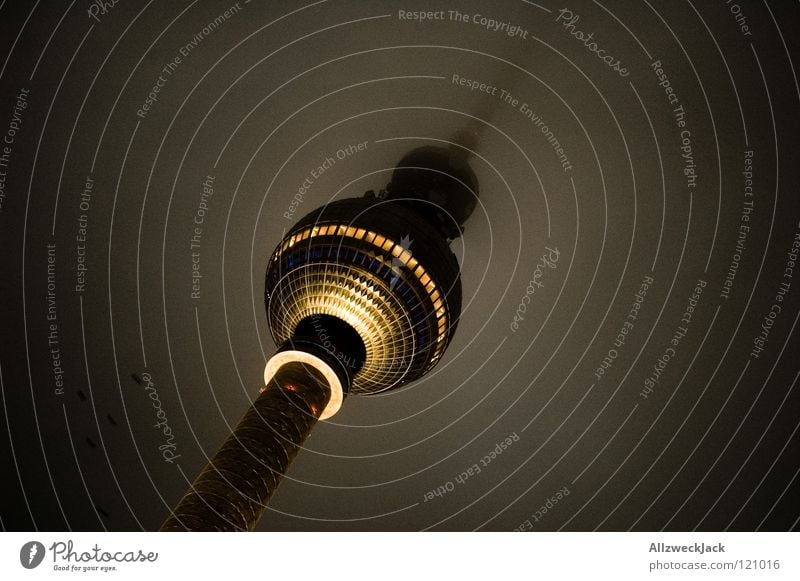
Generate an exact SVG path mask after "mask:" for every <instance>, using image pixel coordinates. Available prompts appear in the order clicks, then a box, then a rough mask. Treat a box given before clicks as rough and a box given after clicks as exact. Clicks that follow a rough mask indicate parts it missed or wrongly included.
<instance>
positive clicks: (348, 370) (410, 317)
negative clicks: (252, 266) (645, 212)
mask: <svg viewBox="0 0 800 581" xmlns="http://www.w3.org/2000/svg"><path fill="white" fill-rule="evenodd" d="M461 151H463V150H462V149H460V148H456V147H453V148H450V149H445V148H439V147H423V148H419V149H415V150H413V151H411V152H410V153H409V154H407V155H406V156H405V157H404V158H403V159H402V160H401V161H400V163H399V164H398V166H397V168H395V170H394V172H393V174H392V180H391V183H390V184H389V185H388V186H387V187H386V190H385V191H382V192H380V193H379V194H375V193H374V192H367V194H366V195H365V196H364V197H363V198H349V199H344V200H339V201H336V202H333V203H331V204H328V205H326V206H324V207H322V208H319V209H317V210H314V211H313V212H311V213H310V214H308V215H306V216H305V217H304V218H302V219H301V220H300V221H299V222H298V223H297V224H296V225H295V226H294V228H292V230H291V231H290V232H288V233H287V234H286V236H285V237H284V238H283V240H281V242H280V243H279V244H278V246H277V248H276V249H275V251H274V252H273V253H272V256H271V257H270V259H269V263H268V264H267V271H266V280H265V289H264V301H265V305H266V310H267V322H268V324H269V328H270V331H271V333H272V337H273V339H274V340H275V343H276V344H277V345H279V346H280V347H279V349H278V352H277V353H276V354H275V355H274V356H273V357H272V358H271V359H269V361H267V365H266V369H265V370H264V381H265V382H266V387H265V388H263V389H262V390H261V394H260V395H259V396H258V398H256V400H255V401H254V402H253V404H252V405H251V406H250V409H249V410H248V411H247V413H246V414H245V415H244V417H243V418H242V420H241V421H240V422H239V424H238V425H237V426H236V427H235V428H234V430H233V432H232V433H231V434H230V436H229V437H228V439H227V440H226V441H225V443H224V444H223V445H222V447H221V448H220V450H219V451H218V452H217V453H216V455H215V456H214V457H213V458H212V459H211V461H210V462H209V463H208V464H207V465H206V467H205V468H204V469H203V471H202V472H201V473H200V475H199V476H198V477H197V478H196V479H195V481H194V483H193V484H192V487H191V488H190V489H189V491H188V492H187V493H186V494H185V495H184V496H183V498H182V499H181V500H180V502H179V503H178V506H177V507H176V508H175V509H174V511H172V513H171V514H170V516H169V517H168V518H167V520H166V521H165V522H164V524H163V525H162V527H161V530H163V531H186V530H203V531H221V530H252V529H253V528H254V527H255V526H256V524H257V523H258V521H259V519H260V518H261V515H262V513H263V512H264V509H265V507H266V504H267V502H268V501H269V499H270V497H271V496H272V494H273V493H274V492H275V489H276V488H277V486H278V484H279V482H280V480H281V478H282V477H283V474H284V473H285V471H286V470H287V468H288V467H289V464H290V463H291V461H292V460H293V459H294V457H295V455H296V454H297V451H298V449H299V447H300V446H301V445H302V443H303V441H304V440H305V439H306V437H308V435H309V434H310V433H311V430H312V428H313V427H314V425H315V424H316V423H317V421H318V420H320V419H327V418H330V417H331V416H333V415H334V414H335V413H336V412H337V411H338V410H339V408H340V407H341V405H342V402H343V400H344V398H345V396H346V395H347V394H359V395H369V394H374V393H378V392H381V391H385V390H388V389H392V388H394V387H398V386H400V385H403V384H406V383H409V382H411V381H414V380H416V379H419V378H420V377H422V376H423V375H424V374H425V373H427V372H428V371H430V369H431V368H433V366H434V365H436V363H438V362H439V360H440V359H441V357H442V355H443V354H444V351H445V349H446V348H447V345H448V343H449V342H450V340H451V338H452V337H453V333H454V332H455V329H456V324H457V322H458V318H459V316H460V313H461V278H460V268H459V265H458V261H457V260H456V257H455V255H454V254H453V252H452V251H451V250H450V247H449V242H450V241H451V240H453V239H454V238H456V237H458V236H460V235H461V233H462V232H463V225H464V222H465V221H466V220H467V218H468V217H469V216H470V214H471V213H472V210H473V209H474V208H475V205H476V203H477V195H478V186H477V180H476V178H475V174H474V173H473V172H472V170H471V169H470V167H469V165H468V164H467V161H466V156H465V155H463V154H462V153H461Z"/></svg>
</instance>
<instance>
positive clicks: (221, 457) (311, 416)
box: [161, 363, 330, 531]
mask: <svg viewBox="0 0 800 581" xmlns="http://www.w3.org/2000/svg"><path fill="white" fill-rule="evenodd" d="M329 398H330V387H329V385H328V383H327V382H326V380H325V379H324V377H323V376H322V374H320V373H319V372H318V371H317V370H316V369H313V368H312V367H309V366H306V365H303V364H302V363H287V364H286V365H284V366H282V367H281V368H280V369H279V370H278V371H277V373H276V374H275V376H274V377H273V380H272V382H271V383H270V385H269V386H267V388H266V389H265V390H264V391H263V392H262V393H261V395H260V396H259V397H258V398H257V399H256V400H255V402H253V405H252V406H250V409H249V410H248V411H247V413H246V414H245V415H244V417H243V418H242V420H241V421H240V422H239V424H238V425H237V426H236V428H235V429H234V430H233V432H232V433H231V435H230V436H229V437H228V439H227V440H226V441H225V443H224V444H223V445H222V447H221V448H220V450H219V451H218V452H217V453H216V454H215V455H214V458H212V460H211V462H209V463H208V464H207V465H206V467H205V468H204V469H203V471H202V472H201V473H200V475H199V476H198V477H197V479H196V480H195V481H194V483H193V484H192V488H191V489H190V490H189V491H188V492H187V493H186V494H185V495H184V497H183V498H182V499H181V501H180V503H179V504H178V506H177V507H176V508H175V510H174V512H173V514H172V515H171V516H170V517H169V518H168V519H167V520H166V521H165V522H164V524H163V525H162V527H161V530H162V531H240V530H252V529H253V528H254V527H255V525H256V523H258V520H259V519H260V518H261V515H262V513H263V512H264V509H265V507H266V504H267V502H268V501H269V499H270V497H271V496H272V495H273V493H274V492H275V489H276V488H277V487H278V484H279V483H280V481H281V478H282V477H283V474H284V472H285V471H286V469H287V468H288V467H289V464H290V463H291V462H292V460H293V459H294V457H295V455H296V454H297V451H298V449H299V447H300V446H301V445H302V443H303V441H304V440H305V439H306V437H307V436H308V434H309V433H310V432H311V429H312V428H313V427H314V424H316V423H317V419H318V418H319V415H320V413H321V412H322V410H323V409H324V407H325V405H326V404H327V402H328V399H329Z"/></svg>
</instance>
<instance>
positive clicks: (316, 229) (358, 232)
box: [274, 224, 447, 362]
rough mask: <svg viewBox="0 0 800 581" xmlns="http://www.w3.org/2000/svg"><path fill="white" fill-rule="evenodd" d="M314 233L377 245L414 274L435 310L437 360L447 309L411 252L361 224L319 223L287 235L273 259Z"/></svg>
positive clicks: (444, 335)
mask: <svg viewBox="0 0 800 581" xmlns="http://www.w3.org/2000/svg"><path fill="white" fill-rule="evenodd" d="M317 236H342V237H345V238H353V239H356V240H363V241H364V242H367V243H368V244H372V245H373V246H375V247H377V248H378V249H381V250H383V251H386V252H389V253H391V255H392V256H394V257H395V258H396V259H397V260H399V261H400V262H401V263H402V264H403V266H405V267H406V268H408V269H409V270H410V271H411V272H412V273H413V274H414V276H415V277H416V278H417V280H419V282H420V284H422V286H423V287H424V288H425V290H426V291H427V293H428V296H429V297H430V299H431V302H432V303H433V308H434V310H435V312H436V318H437V323H438V338H437V345H436V352H435V354H434V356H433V357H432V362H435V361H437V360H438V359H439V358H440V357H441V355H442V351H443V350H444V340H445V338H446V336H447V316H446V315H447V313H446V309H445V305H444V300H443V298H442V296H441V294H440V292H439V289H438V288H436V283H435V282H434V281H433V279H432V278H431V276H430V275H429V274H428V273H427V272H426V271H425V269H424V268H423V266H422V265H421V264H419V263H418V262H417V260H416V259H415V258H414V257H413V256H412V254H411V252H410V251H409V250H408V249H407V248H403V247H402V246H401V245H399V244H397V243H395V242H394V241H393V240H391V239H389V238H387V237H385V236H383V235H381V234H378V233H377V232H372V231H370V230H366V229H364V228H357V227H355V226H345V225H342V224H323V225H318V226H310V227H307V228H305V229H303V230H301V231H300V232H297V233H295V234H293V235H292V236H290V237H289V238H288V239H287V240H286V241H285V242H284V243H283V244H282V245H281V247H280V248H279V249H278V250H277V251H276V253H275V257H274V259H277V258H278V257H279V256H280V255H281V254H283V252H285V251H286V250H287V249H289V248H292V247H293V246H294V245H295V244H297V243H299V242H302V241H303V240H307V239H308V238H314V237H317Z"/></svg>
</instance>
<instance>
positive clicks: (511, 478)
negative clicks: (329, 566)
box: [0, 0, 800, 531]
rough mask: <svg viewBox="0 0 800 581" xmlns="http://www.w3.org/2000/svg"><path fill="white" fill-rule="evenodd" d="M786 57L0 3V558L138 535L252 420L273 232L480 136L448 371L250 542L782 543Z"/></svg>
mask: <svg viewBox="0 0 800 581" xmlns="http://www.w3.org/2000/svg"><path fill="white" fill-rule="evenodd" d="M734 6H735V7H736V8H734ZM419 10H428V11H432V14H430V16H431V17H432V18H430V19H428V20H425V21H418V20H417V21H415V20H413V19H412V15H411V12H413V11H419ZM456 11H457V12H458V13H459V14H456ZM737 11H739V15H738V19H737V14H735V12H737ZM462 16H463V18H462ZM576 17H577V18H576ZM493 23H496V24H493ZM798 26H800V7H798V5H797V3H771V6H769V7H768V5H767V4H766V3H761V2H748V3H745V2H741V1H739V3H738V4H734V3H726V2H724V1H721V0H720V1H714V2H691V1H689V2H684V1H681V2H669V3H661V2H652V1H650V2H649V3H648V2H647V1H643V2H636V3H632V2H610V1H609V2H577V1H574V2H571V3H569V4H568V5H567V6H566V7H565V6H564V5H562V4H555V3H553V2H552V1H550V0H542V1H541V2H538V3H531V2H526V1H520V0H504V1H502V2H491V3H490V2H478V1H467V0H463V1H459V2H439V3H436V2H411V3H397V2H388V1H386V2H384V1H369V2H349V1H336V0H330V1H323V2H316V3H312V2H308V3H307V4H306V3H300V2H282V1H276V2H257V1H254V2H245V1H244V0H243V1H241V2H239V3H233V2H224V1H218V2H210V1H196V2H169V3H167V2H160V3H155V2H151V3H149V4H147V5H145V4H144V3H135V2H118V3H117V4H116V5H115V6H113V7H112V8H108V9H107V10H100V9H99V8H97V5H96V4H94V3H90V2H88V1H86V0H82V1H79V2H75V3H72V4H71V5H70V8H69V9H67V7H66V6H61V5H59V6H58V7H53V6H50V5H46V4H45V3H42V4H37V5H36V6H35V8H33V9H31V5H30V3H28V2H19V1H18V2H15V1H13V0H9V1H7V2H0V66H1V67H2V68H0V79H2V81H1V82H0V139H3V140H4V141H3V142H2V143H0V186H1V189H0V201H1V202H2V203H1V204H0V244H2V247H3V249H4V250H3V254H2V256H3V271H4V272H3V274H4V276H3V277H2V301H0V312H2V328H3V333H2V335H3V339H2V351H1V352H0V385H1V386H2V404H3V412H4V413H3V415H2V419H1V420H0V422H2V423H3V424H4V425H3V426H2V427H3V429H2V432H1V433H2V436H0V440H2V446H0V450H2V456H0V459H2V462H3V464H2V468H3V489H4V491H5V494H4V495H3V497H2V498H3V504H2V506H0V518H2V525H3V527H4V528H5V529H8V530H33V529H39V530H65V529H74V530H103V529H109V530H139V529H148V530H152V529H155V528H157V527H158V525H159V523H160V522H161V521H162V519H163V518H164V516H165V515H166V514H167V513H168V511H169V507H170V506H172V505H174V503H175V502H176V501H177V500H178V498H179V497H180V495H181V494H182V493H183V491H184V490H185V488H186V487H187V484H188V482H189V481H191V479H192V478H193V477H194V475H195V474H196V473H197V472H198V470H199V469H200V468H201V467H202V466H203V464H204V463H205V462H206V460H207V458H208V456H209V455H211V454H213V453H214V451H215V450H216V448H217V446H218V445H219V444H220V443H221V442H222V440H223V439H224V438H225V436H226V435H227V433H228V431H229V429H230V426H231V424H233V423H235V422H236V421H237V420H238V419H239V417H240V416H241V415H242V413H243V412H244V411H245V409H246V408H247V406H248V401H250V400H252V398H253V397H255V396H256V395H257V394H258V389H259V387H260V385H261V381H262V373H263V366H264V362H265V360H266V359H267V358H268V357H269V356H270V355H271V354H272V353H273V351H274V349H275V345H274V344H273V342H272V339H271V338H270V335H269V332H268V329H267V327H266V317H265V313H264V307H263V271H264V267H265V265H266V260H267V257H268V256H269V253H270V252H271V251H272V249H273V248H274V246H275V244H277V242H278V241H279V240H280V238H281V236H282V233H283V232H284V231H285V230H286V229H288V228H289V227H291V226H292V224H294V222H295V221H296V220H298V219H299V218H300V217H302V215H304V214H305V213H306V212H309V211H311V210H313V209H314V208H316V207H318V206H320V205H322V204H324V203H326V202H327V201H330V200H332V199H339V198H346V197H352V196H360V195H362V194H363V193H364V192H365V191H366V190H370V189H375V190H377V189H380V188H381V187H383V186H385V184H386V183H387V182H388V180H389V175H390V173H391V170H392V168H393V167H394V165H395V164H396V163H397V162H398V161H399V160H400V158H401V157H402V156H403V155H404V153H406V152H407V151H409V150H410V149H413V148H415V147H418V146H420V145H431V144H443V143H446V142H447V141H448V140H449V139H450V138H451V137H452V136H453V135H454V134H456V133H457V132H459V131H461V130H464V129H468V130H470V131H473V132H474V133H475V134H476V135H477V141H476V145H475V147H474V151H473V152H472V162H471V163H472V166H473V168H474V170H475V172H476V174H477V176H478V181H479V184H480V203H479V206H478V208H477V209H476V211H475V212H474V214H473V216H472V218H471V219H470V221H469V222H468V223H467V225H466V231H465V234H464V237H463V238H462V239H461V240H458V241H456V242H455V243H454V245H453V249H454V251H455V252H456V254H457V255H458V256H459V261H460V263H461V265H462V268H463V271H462V280H463V285H464V297H465V300H464V309H463V313H462V319H461V322H460V323H459V327H458V330H457V333H456V336H455V338H454V340H453V343H452V344H451V346H450V348H449V350H448V352H447V354H446V356H445V357H444V359H443V361H442V362H441V364H440V365H439V366H438V367H436V368H435V369H434V370H433V371H432V372H431V373H429V374H428V375H427V376H425V377H424V378H423V379H422V380H420V381H418V382H416V383H414V384H412V385H409V386H407V387H404V388H401V389H399V390H396V391H393V392H389V393H386V394H384V395H380V396H375V397H360V398H359V397H351V398H349V399H348V400H347V401H346V402H345V405H344V407H343V409H342V411H341V412H340V413H339V414H337V415H336V416H335V417H334V418H332V419H331V420H330V421H327V422H323V423H321V424H320V425H318V426H317V428H316V429H315V431H314V433H313V434H312V436H311V438H310V439H309V440H308V442H307V444H306V449H305V450H303V451H301V453H300V455H299V456H298V458H297V460H296V462H295V463H294V465H293V466H292V468H291V470H290V472H289V474H288V476H287V478H286V480H285V481H284V482H283V484H282V485H281V487H280V489H279V491H278V493H277V495H276V496H275V498H274V499H273V502H272V504H271V505H270V507H269V509H268V511H267V513H266V515H265V517H264V518H263V520H262V521H261V523H260V530H422V529H434V530H473V529H480V530H512V529H518V528H523V529H527V530H531V529H532V530H581V531H583V530H595V529H600V530H661V529H666V530H692V529H697V530H724V529H730V530H756V529H758V530H789V529H797V528H798V518H799V517H800V503H798V494H799V493H800V480H799V479H798V478H797V476H798V471H800V446H799V442H800V436H799V435H798V433H797V430H798V425H800V424H799V423H798V421H800V413H799V412H800V393H798V392H800V386H798V385H797V378H798V373H800V363H799V362H798V357H797V353H798V351H799V347H800V345H799V343H800V342H799V341H798V337H799V336H800V335H799V334H798V332H797V329H796V325H797V322H798V317H799V316H800V308H799V306H800V269H799V268H798V267H797V266H795V264H794V262H793V261H794V260H796V254H797V250H798V245H800V203H799V202H798V191H800V189H799V188H800V178H799V177H798V173H797V168H798V167H799V166H800V153H799V152H798V147H797V145H798V143H797V128H798V127H799V126H800V123H798V112H800V88H799V87H798V80H797V71H796V64H797V63H798V62H799V61H800V51H798V41H797V36H796V34H795V31H796V30H797V29H798ZM590 33H592V37H591V38H588V36H589V34H590ZM603 57H606V58H605V61H604V60H603ZM606 61H607V62H606ZM462 79H463V81H462ZM482 84H483V85H482ZM149 95H151V97H154V99H153V98H151V97H149ZM364 142H365V143H366V147H364V148H363V150H362V151H359V152H356V153H352V154H350V155H348V154H346V153H344V154H341V155H340V157H341V159H339V157H337V156H336V153H337V152H339V151H342V150H345V149H346V148H347V147H348V145H355V144H358V143H364ZM329 156H331V157H333V158H334V159H335V163H333V164H332V165H331V167H329V168H327V169H326V170H325V171H323V172H322V173H321V174H320V173H319V172H317V173H318V176H317V177H315V178H313V180H312V181H313V183H312V184H311V187H310V188H309V189H308V191H307V192H306V193H305V194H304V195H303V196H302V197H301V198H300V199H299V201H297V200H295V194H296V193H297V191H298V188H299V187H300V186H301V185H302V184H303V182H304V181H305V180H306V179H307V178H308V176H309V175H312V174H311V172H312V171H315V172H316V171H317V170H316V168H317V167H318V166H320V165H321V164H322V162H323V161H324V160H325V159H326V158H327V157H329ZM204 183H206V184H211V188H212V189H213V193H209V192H208V191H207V192H206V195H205V196H204V195H203V184H204ZM293 200H294V201H293ZM195 229H197V230H195ZM193 236H194V237H195V239H194V244H193V239H192V238H193ZM793 244H794V246H793ZM412 249H413V246H412ZM793 249H794V254H793V253H792V250H793ZM543 256H546V257H548V259H547V260H546V261H545V260H543V259H542V257H543ZM193 273H199V274H200V275H202V276H201V277H199V278H198V277H196V276H195V277H194V278H193ZM198 280H199V283H198V282H197V281H198ZM193 282H194V283H196V284H197V288H196V289H194V290H193V288H192V285H193ZM698 287H699V288H698ZM193 293H195V294H194V296H193ZM693 297H694V298H693ZM689 307H691V310H690V309H689ZM515 316H516V317H517V318H516V322H515ZM604 361H605V363H604ZM159 409H160V410H161V415H160V418H161V419H159V415H158V414H159ZM159 423H160V425H159ZM498 450H499V452H498Z"/></svg>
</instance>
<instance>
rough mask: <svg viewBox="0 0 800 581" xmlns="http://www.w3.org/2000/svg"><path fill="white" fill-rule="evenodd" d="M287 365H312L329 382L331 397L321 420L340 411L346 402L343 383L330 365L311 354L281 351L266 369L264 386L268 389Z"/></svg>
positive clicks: (274, 356)
mask: <svg viewBox="0 0 800 581" xmlns="http://www.w3.org/2000/svg"><path fill="white" fill-rule="evenodd" d="M287 363H303V364H304V365H310V366H311V367H313V368H314V369H316V370H317V371H319V372H320V373H321V374H322V376H323V377H324V378H325V380H326V381H327V382H328V387H329V388H330V392H331V397H330V399H329V400H328V405H326V406H325V409H324V410H322V413H321V414H320V416H319V419H320V420H327V419H328V418H330V417H332V416H333V415H334V414H335V413H336V412H338V411H339V408H341V407H342V401H343V400H344V391H343V390H342V382H341V381H340V380H339V376H338V375H336V372H335V371H334V370H333V369H332V368H331V366H330V365H328V364H327V363H325V361H323V360H322V359H320V358H319V357H317V356H316V355H312V354H311V353H307V352H305V351H293V350H288V351H281V352H280V353H276V354H275V355H273V356H272V357H271V358H270V359H269V360H268V361H267V366H266V367H265V368H264V384H265V385H266V386H267V387H269V384H270V382H271V381H272V378H273V377H274V376H275V374H276V373H277V371H278V369H280V368H281V367H283V366H284V365H286V364H287Z"/></svg>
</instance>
